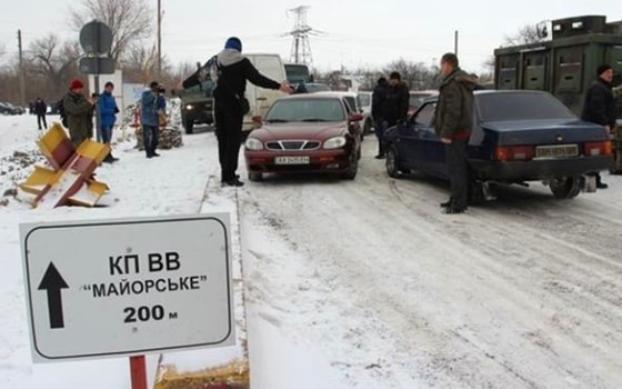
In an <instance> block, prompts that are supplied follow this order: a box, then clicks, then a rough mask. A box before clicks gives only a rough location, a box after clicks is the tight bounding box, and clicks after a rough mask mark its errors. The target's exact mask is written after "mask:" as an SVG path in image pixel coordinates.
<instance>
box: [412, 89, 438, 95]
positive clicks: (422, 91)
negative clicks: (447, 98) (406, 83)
mask: <svg viewBox="0 0 622 389" xmlns="http://www.w3.org/2000/svg"><path fill="white" fill-rule="evenodd" d="M409 93H410V94H411V95H416V94H429V95H438V91H437V90H433V89H428V90H411V91H410V92H409Z"/></svg>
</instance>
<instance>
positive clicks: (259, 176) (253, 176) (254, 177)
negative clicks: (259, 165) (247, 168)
mask: <svg viewBox="0 0 622 389" xmlns="http://www.w3.org/2000/svg"><path fill="white" fill-rule="evenodd" d="M248 179H249V180H250V181H253V182H259V181H263V173H260V172H248Z"/></svg>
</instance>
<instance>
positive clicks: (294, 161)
mask: <svg viewBox="0 0 622 389" xmlns="http://www.w3.org/2000/svg"><path fill="white" fill-rule="evenodd" d="M274 163H275V164H276V165H308V164H310V163H311V159H310V158H309V157H308V156H297V157H276V158H274Z"/></svg>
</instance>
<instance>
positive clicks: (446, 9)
mask: <svg viewBox="0 0 622 389" xmlns="http://www.w3.org/2000/svg"><path fill="white" fill-rule="evenodd" d="M150 1H151V2H153V4H155V0H150ZM9 3H10V5H8V4H9ZM76 3H78V0H54V1H46V0H15V1H14V0H1V9H2V12H1V13H0V46H2V45H4V46H5V48H6V49H7V51H8V52H9V53H10V54H13V53H15V51H16V49H17V48H16V45H17V43H16V31H17V29H18V28H21V29H22V31H23V34H24V41H25V46H26V47H27V46H28V43H29V42H31V41H32V40H33V39H36V38H37V37H39V36H42V35H44V34H46V33H49V32H52V31H54V32H57V33H58V34H60V35H63V36H65V37H71V36H75V35H77V34H76V33H75V32H72V31H71V30H70V28H69V27H68V25H67V23H66V19H67V9H68V8H69V6H70V4H76ZM162 3H163V8H164V11H165V17H164V25H163V31H164V32H163V51H164V52H165V53H166V55H167V56H168V57H169V58H170V59H172V60H173V62H175V63H178V62H182V61H192V62H196V61H197V60H201V61H204V60H206V59H207V58H208V57H209V56H211V55H213V54H215V53H216V52H217V51H219V50H220V49H221V47H222V45H223V43H224V39H225V38H226V37H227V36H230V35H238V36H239V37H240V38H241V39H242V40H243V42H244V49H245V51H246V52H276V53H279V54H281V55H282V56H283V57H284V58H285V59H286V60H288V59H289V53H290V48H291V39H290V38H288V37H281V35H282V34H284V33H286V32H287V31H289V30H291V28H292V26H293V23H294V19H293V17H291V16H288V14H287V12H286V10H287V9H289V8H292V7H295V6H298V5H301V4H305V5H310V6H311V9H310V10H309V20H308V21H309V24H310V25H311V26H312V27H313V28H315V29H317V30H320V31H322V32H323V34H321V35H320V36H314V37H312V38H311V47H312V50H313V58H314V65H315V66H317V67H318V68H320V69H322V70H327V69H336V68H339V67H340V66H341V65H344V66H346V67H359V66H362V67H374V66H379V65H383V64H386V63H387V62H389V61H391V60H394V59H397V58H400V57H402V58H405V59H408V60H414V61H422V62H426V63H431V62H432V61H436V60H437V58H439V57H440V56H441V55H442V54H443V53H445V52H447V51H452V50H453V34H454V30H456V29H457V30H459V31H460V34H461V38H460V57H461V61H462V64H463V67H464V68H466V69H467V70H470V71H478V70H481V69H482V64H483V63H484V62H485V61H486V59H487V58H488V57H489V56H491V55H492V51H493V50H494V48H496V47H498V46H499V44H500V43H502V42H503V38H504V37H505V36H506V35H509V34H512V33H514V32H515V31H516V30H517V29H518V28H519V27H520V26H522V25H524V24H527V23H537V22H540V21H544V20H550V19H557V18H563V17H568V16H576V15H583V14H601V15H606V16H607V17H608V18H609V20H620V19H622V1H619V0H598V1H588V0H563V1H562V0H546V1H544V0H522V1H516V2H510V1H503V2H497V1H494V2H493V1H483V0H471V1H459V2H456V1H453V2H449V1H434V0H433V1H414V0H382V1H378V0H307V1H297V0H254V1H236V0H227V1H223V0H219V1H214V0H174V1H173V0H162ZM153 14H154V23H155V12H154V13H153ZM154 40H155V36H154Z"/></svg>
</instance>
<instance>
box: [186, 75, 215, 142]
mask: <svg viewBox="0 0 622 389" xmlns="http://www.w3.org/2000/svg"><path fill="white" fill-rule="evenodd" d="M213 92H214V83H213V82H212V81H211V80H207V81H203V82H201V84H198V85H195V86H193V87H191V88H186V89H183V90H182V91H181V92H180V93H179V97H180V98H181V103H182V105H181V120H182V125H183V126H184V129H185V130H186V134H192V133H193V132H194V126H195V124H207V125H212V124H213V123H214V97H213Z"/></svg>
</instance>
